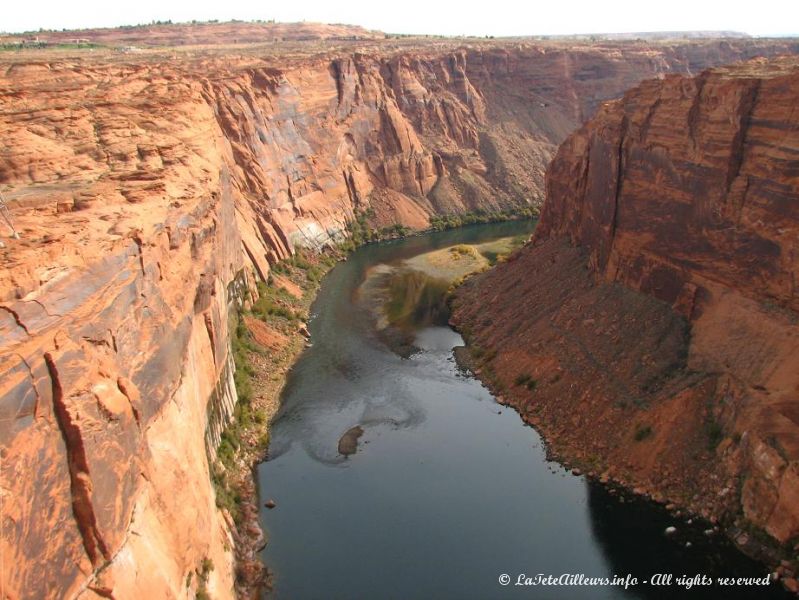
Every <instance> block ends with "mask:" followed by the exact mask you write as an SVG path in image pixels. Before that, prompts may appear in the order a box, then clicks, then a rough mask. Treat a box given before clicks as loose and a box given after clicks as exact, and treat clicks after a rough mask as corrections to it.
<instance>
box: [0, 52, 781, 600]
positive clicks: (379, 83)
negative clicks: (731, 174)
mask: <svg viewBox="0 0 799 600" xmlns="http://www.w3.org/2000/svg"><path fill="white" fill-rule="evenodd" d="M359 49H360V50H358V51H356V50H353V49H352V48H350V49H348V50H346V51H340V50H336V51H335V52H333V51H330V52H326V53H322V54H318V55H317V54H313V53H311V52H305V53H304V55H302V56H298V55H297V54H286V56H284V57H282V58H279V59H276V58H274V57H272V58H265V57H264V56H261V55H259V54H257V53H252V52H249V53H248V52H244V51H242V53H241V54H240V55H237V56H229V55H224V54H214V53H207V52H201V53H197V54H191V53H189V54H185V55H180V56H178V55H174V56H173V55H171V54H168V53H167V54H163V53H159V52H152V53H150V52H145V53H142V54H140V55H136V56H121V55H115V54H104V53H98V54H97V55H91V56H88V55H76V56H64V55H62V54H56V55H52V56H50V55H40V54H30V55H25V54H23V55H21V57H22V58H21V59H20V58H18V57H17V56H11V57H4V58H3V59H2V60H3V62H2V63H0V123H2V126H1V127H0V141H2V147H3V153H2V155H0V184H2V191H3V193H4V195H5V197H6V199H7V200H8V201H9V205H10V207H11V212H12V215H13V218H14V220H15V223H16V225H17V228H18V229H19V230H20V232H21V234H22V237H21V239H20V240H14V239H11V238H10V237H9V236H8V235H7V232H6V230H5V229H1V230H0V231H2V232H3V233H2V235H3V237H2V241H3V242H4V243H5V248H3V249H0V260H1V261H2V265H3V268H2V270H0V340H2V343H0V411H1V412H0V427H1V428H0V438H1V439H2V447H3V449H2V491H1V492H2V494H3V498H2V515H0V525H1V526H2V531H0V533H1V534H2V535H1V536H0V544H2V548H1V549H0V551H1V552H2V555H3V556H4V557H5V560H4V561H3V564H2V587H3V592H4V593H5V594H7V595H9V596H10V597H35V598H41V597H95V596H98V595H99V596H106V597H107V596H108V595H109V594H113V595H118V596H122V597H128V596H133V597H144V596H148V595H149V596H152V597H173V596H182V595H184V594H187V593H189V592H188V588H187V587H186V580H187V575H188V574H189V573H191V572H192V571H193V570H194V569H196V568H197V567H198V565H199V564H200V563H201V562H202V560H203V559H204V558H211V559H212V560H213V563H214V565H215V569H214V571H213V572H212V573H211V579H210V581H209V588H210V589H211V591H212V593H213V594H214V595H215V596H219V597H226V596H228V595H230V594H231V593H232V589H233V572H232V567H231V562H232V555H231V551H230V547H231V545H232V543H233V539H232V537H231V532H230V529H229V527H228V524H227V523H225V522H224V519H222V518H221V516H220V514H219V512H218V511H217V510H216V508H215V506H214V498H213V490H212V488H211V485H210V483H209V480H208V464H207V458H206V449H209V450H210V451H211V452H213V450H214V448H215V443H216V442H217V441H218V438H216V436H217V435H218V429H217V426H218V425H217V424H218V422H219V420H220V419H221V420H222V421H224V419H225V418H227V417H229V415H230V411H231V407H232V403H233V402H235V391H234V390H232V389H231V378H230V369H231V367H230V358H229V353H228V349H229V342H228V334H227V327H228V316H229V314H230V311H231V305H232V304H233V303H235V302H237V301H240V300H241V299H242V298H246V296H247V294H248V291H247V289H248V288H252V283H253V281H254V279H255V278H257V277H265V276H266V275H267V273H268V270H269V264H270V263H272V262H274V261H275V260H278V259H280V258H282V257H285V256H287V255H289V254H290V253H291V252H292V249H293V246H294V245H295V244H298V243H300V244H305V245H310V246H321V245H324V244H327V243H330V242H331V241H333V240H336V239H340V238H341V237H342V236H344V235H345V225H346V222H347V221H348V220H350V219H352V217H353V215H354V214H355V213H356V212H358V211H365V210H367V209H369V208H371V209H372V211H373V213H374V217H373V220H374V222H375V223H376V224H378V225H384V224H391V223H396V222H401V223H404V224H406V225H410V226H413V227H417V228H422V227H425V226H426V224H427V219H428V216H429V215H431V214H434V213H440V212H458V211H465V210H474V209H477V208H493V209H502V208H508V207H513V206H526V205H528V203H536V202H539V201H540V198H541V196H542V193H541V190H542V189H543V173H544V169H545V166H546V164H547V162H548V160H549V157H550V155H551V153H552V152H553V150H554V148H555V147H556V144H557V143H559V142H560V141H561V140H562V139H563V138H564V137H565V136H566V134H567V133H568V132H569V131H570V130H571V129H572V128H573V127H575V126H577V125H578V124H579V123H580V122H581V120H582V119H583V118H585V117H586V116H588V115H589V114H590V113H591V112H592V111H593V110H594V109H595V107H596V106H597V105H598V103H599V102H600V101H601V100H604V99H607V98H610V97H613V96H616V95H618V94H620V93H621V92H622V90H623V89H625V88H626V87H627V86H629V85H631V84H633V83H635V82H637V81H639V80H640V79H642V78H644V77H650V76H653V75H659V74H664V73H668V72H671V71H677V72H686V73H688V72H692V71H694V70H695V69H697V68H698V67H703V66H706V65H708V64H715V63H719V62H727V61H731V60H736V59H739V58H747V57H749V56H751V55H756V54H760V53H765V54H769V55H771V54H774V53H779V52H788V51H793V50H794V48H793V46H791V45H790V44H788V43H784V42H780V43H775V44H771V43H754V42H747V41H741V42H729V43H728V42H702V43H697V44H683V45H677V46H670V45H658V46H647V45H641V44H608V45H606V46H599V47H592V46H588V45H585V46H577V47H570V46H566V45H561V44H548V45H538V46H534V45H511V44H499V45H486V46H483V47H474V48H465V49H464V48H456V47H454V45H452V44H443V45H441V46H436V45H431V46H425V47H413V48H411V49H407V48H406V49H403V48H399V49H398V48H395V47H383V46H375V47H364V48H360V47H359ZM315 51H316V49H314V52H315ZM669 81H671V80H669ZM709 89H710V88H709ZM700 127H701V125H700ZM653 131H654V129H653ZM696 131H699V130H696ZM735 185H738V184H734V182H733V184H731V189H733V188H734V189H736V190H737V189H738V188H737V187H735ZM551 222H552V223H553V226H554V224H555V220H554V219H553V220H552V221H551ZM0 227H4V225H3V226H0ZM780 314H781V313H780ZM758 385H760V384H758ZM763 385H765V384H763ZM206 431H208V432H210V433H209V434H208V436H206ZM769 456H770V455H769ZM781 468H782V467H781ZM780 473H782V471H780ZM769 485H774V481H771V482H770V483H769Z"/></svg>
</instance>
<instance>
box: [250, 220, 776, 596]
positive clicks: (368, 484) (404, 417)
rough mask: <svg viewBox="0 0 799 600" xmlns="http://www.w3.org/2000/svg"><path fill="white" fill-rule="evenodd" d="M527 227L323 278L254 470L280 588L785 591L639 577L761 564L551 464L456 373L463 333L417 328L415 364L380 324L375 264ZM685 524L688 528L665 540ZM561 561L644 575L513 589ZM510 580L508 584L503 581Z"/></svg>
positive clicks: (375, 248)
mask: <svg viewBox="0 0 799 600" xmlns="http://www.w3.org/2000/svg"><path fill="white" fill-rule="evenodd" d="M532 228H533V224H532V223H530V222H518V223H504V224H496V225H481V226H473V227H467V228H463V229H459V230H453V231H448V232H442V233H436V234H430V235H425V236H420V237H414V238H409V239H406V240H402V241H398V242H391V243H385V244H378V245H371V246H367V247H363V248H361V249H359V250H358V251H356V252H354V253H353V254H352V255H351V256H350V258H349V260H348V261H346V262H344V263H341V264H339V265H338V266H336V267H335V269H333V271H331V272H330V274H329V275H328V276H327V277H326V279H325V281H324V282H323V285H322V288H321V290H320V293H319V296H318V298H317V300H316V302H315V304H314V308H313V315H312V319H311V322H310V324H309V328H310V332H311V342H312V344H313V345H312V347H310V348H308V349H307V350H306V351H305V352H304V353H303V355H302V356H301V358H300V360H299V361H298V362H297V364H296V365H295V366H294V368H293V369H292V371H291V373H290V376H289V379H288V382H287V385H286V389H285V391H284V395H283V400H282V408H281V409H280V411H279V413H278V416H277V418H276V419H275V421H274V423H273V424H272V430H271V440H270V447H269V460H268V461H267V462H265V463H263V464H262V465H260V467H259V469H258V479H259V485H260V494H261V499H262V502H263V500H266V499H268V498H270V499H274V500H275V501H276V504H277V506H276V507H275V508H274V509H271V510H269V509H266V508H262V515H261V521H262V524H263V526H264V529H265V530H266V532H267V535H268V538H269V544H268V545H267V547H266V549H265V550H264V551H263V559H264V561H265V562H266V564H267V565H268V566H269V568H270V569H271V570H272V571H273V572H274V574H275V590H274V597H277V598H281V599H287V600H302V599H320V600H321V599H335V598H339V599H345V598H346V599H379V598H403V599H415V598H436V599H444V598H459V599H466V598H475V599H489V598H509V597H515V598H674V597H682V596H683V595H687V596H690V597H692V598H697V597H705V598H719V597H725V598H751V597H758V598H764V597H783V594H782V593H781V592H780V591H779V590H777V589H776V587H775V586H770V587H769V588H767V589H764V588H762V587H757V588H743V587H732V588H728V589H725V590H723V591H720V589H719V588H718V587H715V586H714V587H712V588H702V587H697V588H694V589H692V590H691V591H690V593H685V592H684V590H683V589H681V588H680V587H678V586H677V585H676V584H675V583H673V582H672V585H671V586H668V587H654V586H651V585H645V584H643V583H642V582H643V580H649V579H650V578H651V577H652V576H653V575H655V574H658V573H671V574H674V576H675V577H676V576H680V575H690V576H693V575H696V574H706V575H708V576H713V577H717V576H731V577H732V576H734V577H741V576H745V575H749V576H760V577H762V576H763V575H765V574H766V570H765V568H764V567H763V566H760V565H758V564H756V563H754V562H752V561H750V560H748V559H746V558H745V557H744V556H742V555H741V554H740V553H738V552H737V551H736V550H735V549H733V548H732V547H730V545H729V544H727V543H725V542H722V541H721V540H720V539H719V536H718V535H710V536H708V535H705V534H704V533H703V531H702V526H699V527H698V528H697V526H688V525H686V524H685V522H684V521H681V520H679V519H675V518H673V517H671V516H669V515H668V514H667V513H666V512H665V511H664V510H663V509H661V508H660V507H658V506H655V505H652V504H650V503H646V502H642V501H638V500H635V499H632V498H630V497H629V496H628V497H627V498H626V500H624V501H621V500H619V498H618V496H614V495H610V494H609V493H608V492H607V491H606V490H604V489H603V488H602V487H600V486H598V485H595V484H592V483H590V482H588V481H586V479H585V478H583V477H579V476H575V475H572V474H571V473H569V472H567V471H566V470H565V469H564V468H562V467H560V466H559V465H558V464H556V463H553V462H548V461H547V459H546V452H545V448H544V446H543V443H542V440H541V439H540V437H539V436H538V435H537V433H536V432H535V431H534V430H533V429H531V428H529V427H526V426H524V425H523V423H522V421H521V419H520V418H519V417H518V415H517V414H516V413H515V412H514V411H512V410H510V409H507V408H505V407H503V406H500V405H498V404H496V403H495V401H494V399H493V397H492V396H491V394H490V393H489V392H488V391H487V390H486V389H485V388H484V387H483V386H482V385H481V383H480V382H479V381H478V380H476V379H474V378H473V377H471V376H470V375H468V374H466V373H464V372H462V371H461V370H459V368H458V367H457V365H456V364H455V362H454V358H453V352H452V349H453V347H455V346H458V345H461V344H462V343H463V342H462V340H461V338H460V336H459V335H458V334H457V333H456V332H454V331H452V330H451V329H449V328H447V327H443V326H425V327H423V328H421V329H418V330H416V331H415V332H414V337H415V339H414V340H413V342H414V343H413V347H414V350H413V351H412V352H411V353H410V354H409V355H407V356H408V357H407V358H403V356H401V355H400V354H401V353H397V352H396V351H394V350H392V349H391V348H389V347H388V346H387V345H386V344H385V343H384V341H383V339H382V338H381V337H380V336H378V335H377V334H376V332H375V329H374V318H373V314H372V312H370V311H369V310H368V309H367V308H366V307H365V303H364V302H363V297H362V293H361V291H362V290H361V289H360V288H361V287H362V285H363V283H364V280H365V277H366V275H367V273H368V272H369V270H370V269H373V268H375V267H376V266H379V265H391V264H396V263H397V262H398V261H401V260H405V259H408V258H411V257H413V256H416V255H419V254H421V253H425V252H429V251H432V250H435V249H439V248H445V247H448V246H453V245H455V244H474V243H479V242H483V241H487V240H492V239H496V238H500V237H505V236H515V235H519V234H528V233H530V232H531V231H532ZM355 427H360V428H361V429H362V431H363V433H362V435H360V437H358V435H357V433H356V434H354V435H353V436H352V439H349V440H348V443H350V444H351V443H352V442H355V443H356V446H355V448H356V451H355V452H354V453H352V454H348V455H346V456H345V455H344V454H341V453H340V452H339V449H340V447H339V443H340V441H341V440H342V436H344V434H345V433H346V432H348V431H350V430H353V428H355ZM353 431H356V432H357V430H353ZM672 525H673V526H675V527H676V528H677V532H676V533H675V534H673V535H669V536H667V535H665V534H664V530H665V529H666V527H668V526H672ZM563 573H573V574H584V575H585V576H586V577H611V578H612V577H613V576H614V574H615V575H620V576H622V577H623V576H626V575H627V574H628V573H629V574H631V575H632V576H634V577H637V578H638V579H639V585H638V586H635V587H631V588H629V589H628V590H626V591H625V590H624V589H623V588H620V587H610V586H605V587H597V586H574V587H568V588H565V587H542V586H534V587H525V586H516V585H514V583H515V582H516V580H517V578H518V575H519V574H526V575H528V576H531V577H533V576H536V575H537V574H545V575H550V574H551V575H554V576H559V575H560V574H563ZM502 574H508V575H509V576H510V577H511V579H512V581H511V583H510V585H506V586H503V585H501V584H500V582H499V577H500V575H502ZM720 594H721V595H720Z"/></svg>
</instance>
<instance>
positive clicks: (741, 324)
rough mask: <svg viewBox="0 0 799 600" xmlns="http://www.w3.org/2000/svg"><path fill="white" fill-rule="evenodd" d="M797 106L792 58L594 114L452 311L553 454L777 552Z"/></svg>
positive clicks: (784, 520)
mask: <svg viewBox="0 0 799 600" xmlns="http://www.w3.org/2000/svg"><path fill="white" fill-rule="evenodd" d="M797 98H799V62H797V61H796V60H795V59H784V60H775V61H753V62H750V63H747V64H746V65H744V66H739V67H730V68H723V69H715V70H711V71H706V72H704V73H702V74H700V75H699V76H697V77H693V78H691V77H685V76H669V77H666V78H665V79H663V80H660V81H655V80H652V81H646V82H644V83H642V84H641V85H639V86H638V87H637V88H635V89H633V90H631V91H630V92H628V93H627V94H625V96H624V98H623V99H621V100H618V101H613V102H608V103H606V104H604V105H603V106H602V107H601V108H600V110H599V111H598V114H597V115H596V116H595V117H594V118H593V119H591V120H590V121H589V123H588V124H587V125H585V126H584V127H583V128H581V129H580V130H579V131H578V132H576V133H575V134H573V135H572V136H570V137H569V138H568V139H567V140H566V142H565V143H564V144H563V145H562V146H561V148H560V150H559V151H558V154H557V156H556V158H555V159H554V160H553V162H552V164H551V166H550V169H549V171H548V176H547V200H546V203H545V206H544V210H543V214H542V217H541V221H540V224H539V226H538V229H537V231H536V233H535V236H534V239H533V242H532V243H531V244H529V245H528V246H526V247H525V248H524V249H523V250H522V251H521V252H520V253H519V254H518V256H516V257H515V259H514V260H513V261H510V262H508V263H507V264H505V265H502V266H500V267H499V268H497V269H496V270H495V271H492V272H489V273H487V274H485V275H483V276H481V277H479V278H476V279H475V280H473V281H472V282H471V283H470V284H469V285H467V286H466V287H465V288H464V289H463V291H461V292H460V293H459V294H458V300H457V302H456V307H457V308H456V310H455V315H454V319H455V322H457V323H458V324H459V325H460V326H461V327H462V328H464V330H465V331H466V332H467V334H468V337H469V338H470V339H471V340H472V343H474V344H477V346H478V347H479V348H481V349H482V350H481V351H482V352H483V353H485V352H491V353H495V354H496V356H495V358H493V359H492V360H491V361H489V362H488V364H487V365H486V366H485V367H484V369H485V370H486V371H487V373H488V376H489V377H493V378H495V379H494V380H495V383H496V384H497V385H499V386H500V387H503V386H504V387H506V388H508V390H509V391H508V392H507V399H508V400H509V401H510V402H511V403H512V404H514V406H516V408H517V409H518V410H519V411H520V412H521V414H522V415H523V416H524V417H525V418H526V419H528V420H529V421H530V422H531V423H535V424H536V425H538V426H539V427H541V429H542V430H543V431H544V433H545V434H547V436H548V437H549V438H550V439H551V440H552V442H553V447H554V449H555V451H556V452H558V453H560V454H562V455H563V456H566V457H569V458H572V459H574V460H577V461H579V462H580V463H582V464H583V465H584V466H585V467H587V468H588V469H590V470H593V471H595V472H596V473H597V474H602V473H604V475H605V477H610V478H615V479H617V480H620V481H623V482H625V483H627V484H628V485H630V486H640V487H642V488H643V489H646V490H648V491H650V492H652V493H653V494H654V495H655V496H656V497H660V498H664V499H668V500H670V501H677V502H679V503H681V504H683V505H687V506H689V507H691V508H692V509H693V510H695V511H697V512H700V513H702V514H704V515H705V516H707V517H710V516H717V517H726V518H727V519H728V523H733V522H734V523H735V525H736V526H737V527H738V528H739V530H740V528H746V527H752V526H754V527H755V528H756V529H759V530H762V531H765V532H766V533H767V534H768V535H769V536H770V537H771V538H772V539H773V540H775V541H776V542H778V543H780V544H789V546H788V547H791V545H793V544H795V543H796V541H797V536H799V295H798V294H797V287H796V282H797V277H799V203H798V202H797V199H799V113H798V112H797V111H796V110H795V108H796V100H797ZM520 374H523V375H529V377H530V378H531V379H533V380H535V381H536V384H535V385H534V386H532V388H531V389H527V388H526V387H525V386H519V385H514V381H516V379H515V378H516V377H518V376H519V375H520ZM742 518H743V519H742ZM746 539H751V536H749V537H748V538H747V537H741V538H740V541H741V542H745V541H746Z"/></svg>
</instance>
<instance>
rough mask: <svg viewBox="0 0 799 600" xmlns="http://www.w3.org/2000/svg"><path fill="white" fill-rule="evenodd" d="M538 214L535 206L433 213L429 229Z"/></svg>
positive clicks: (532, 216) (521, 217)
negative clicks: (441, 213) (458, 212)
mask: <svg viewBox="0 0 799 600" xmlns="http://www.w3.org/2000/svg"><path fill="white" fill-rule="evenodd" d="M537 216H538V210H537V209H535V208H519V209H515V210H498V211H484V210H478V211H474V212H467V213H462V214H450V215H433V216H432V217H430V229H432V230H433V231H443V230H445V229H454V228H456V227H463V226H464V225H474V224H476V223H498V222H500V221H513V220H518V219H534V218H536V217H537Z"/></svg>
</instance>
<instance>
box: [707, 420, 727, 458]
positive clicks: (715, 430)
mask: <svg viewBox="0 0 799 600" xmlns="http://www.w3.org/2000/svg"><path fill="white" fill-rule="evenodd" d="M705 433H706V434H707V449H708V450H711V451H712V450H715V449H716V446H718V445H719V444H720V443H721V440H723V439H724V428H723V427H722V426H721V423H719V422H718V421H717V420H716V419H715V418H714V417H713V416H709V417H708V418H707V420H706V421H705Z"/></svg>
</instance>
